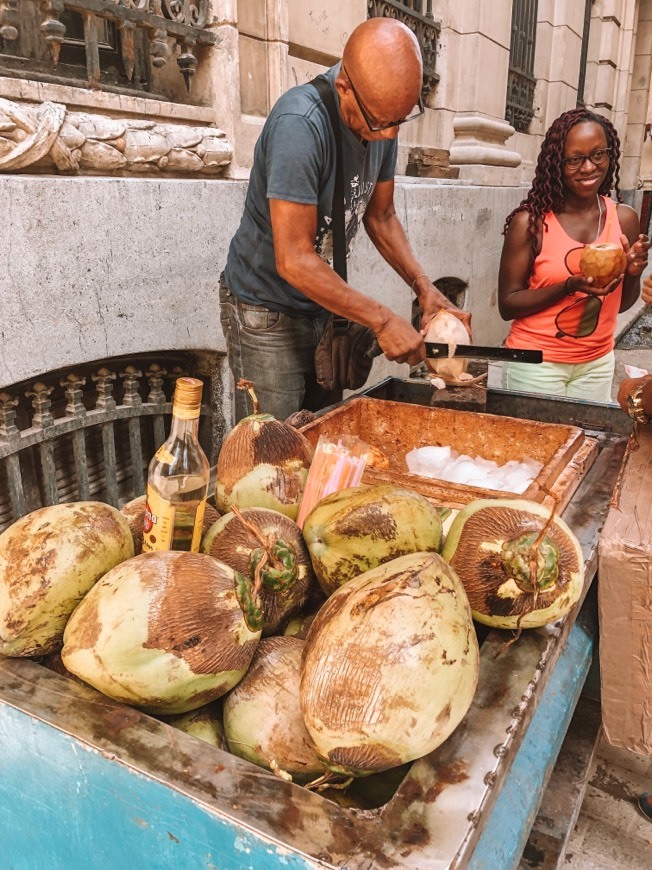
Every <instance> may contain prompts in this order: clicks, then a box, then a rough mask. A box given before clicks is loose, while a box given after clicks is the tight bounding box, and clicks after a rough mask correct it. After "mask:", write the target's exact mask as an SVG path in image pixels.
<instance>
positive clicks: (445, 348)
mask: <svg viewBox="0 0 652 870" xmlns="http://www.w3.org/2000/svg"><path fill="white" fill-rule="evenodd" d="M425 345H426V356H427V357H430V358H432V359H447V358H448V357H449V356H456V357H461V358H463V359H497V360H502V361H503V362H522V363H540V362H543V353H542V352H541V351H540V350H523V349H522V348H517V347H484V346H482V345H479V344H458V345H456V346H455V349H454V350H453V353H452V354H451V353H450V350H451V348H450V345H448V344H445V343H441V344H440V343H439V342H436V341H426V342H425Z"/></svg>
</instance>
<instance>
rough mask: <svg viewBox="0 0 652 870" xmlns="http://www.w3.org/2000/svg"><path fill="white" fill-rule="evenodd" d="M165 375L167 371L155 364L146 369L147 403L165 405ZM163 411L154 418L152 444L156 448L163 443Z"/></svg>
mask: <svg viewBox="0 0 652 870" xmlns="http://www.w3.org/2000/svg"><path fill="white" fill-rule="evenodd" d="M166 375H167V371H166V370H165V369H164V368H161V366H160V365H157V363H152V364H151V365H150V367H149V368H148V369H147V380H148V381H149V395H148V396H147V401H148V402H151V403H152V404H154V405H161V406H162V405H165V402H166V398H165V392H164V391H163V382H164V380H165V377H166ZM163 413H164V409H163V408H161V413H160V414H156V415H155V417H154V444H155V446H156V447H158V446H159V445H161V444H162V443H163V442H164V441H165V426H164V424H163Z"/></svg>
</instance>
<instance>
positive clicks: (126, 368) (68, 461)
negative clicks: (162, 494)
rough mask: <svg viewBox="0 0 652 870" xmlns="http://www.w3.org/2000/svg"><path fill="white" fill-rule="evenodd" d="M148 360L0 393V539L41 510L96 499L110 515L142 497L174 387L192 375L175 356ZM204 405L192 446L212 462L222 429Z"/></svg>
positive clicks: (80, 371) (210, 403)
mask: <svg viewBox="0 0 652 870" xmlns="http://www.w3.org/2000/svg"><path fill="white" fill-rule="evenodd" d="M151 359H152V357H151V355H149V357H148V358H147V359H146V360H144V362H145V363H146V365H147V368H145V366H144V365H143V366H139V361H138V360H137V359H134V360H133V361H131V362H128V363H127V364H126V365H125V364H123V365H121V366H115V365H112V364H111V362H108V363H104V364H102V363H98V364H96V365H95V366H92V367H86V369H87V372H85V371H84V369H83V368H82V367H78V368H77V370H75V371H73V370H69V371H64V372H61V373H59V374H57V375H52V376H50V377H43V378H41V379H39V380H37V381H35V382H33V383H29V384H22V385H17V386H16V387H10V388H8V389H5V390H0V531H2V530H3V529H4V528H6V527H7V526H9V525H11V523H12V522H14V521H15V520H17V519H19V518H20V517H21V516H24V515H25V514H26V513H29V512H30V511H32V510H35V509H37V508H39V507H42V506H44V505H51V504H59V503H61V502H67V501H76V500H88V499H97V500H99V501H104V502H107V503H108V504H111V505H113V506H114V507H118V506H119V505H120V504H122V503H124V502H125V501H127V500H129V499H131V498H134V497H135V496H137V495H141V494H142V493H144V492H145V485H146V474H147V466H148V464H149V461H150V459H151V457H152V456H153V454H154V451H155V450H156V448H157V447H158V446H159V445H160V444H162V443H163V442H164V441H165V437H166V421H167V418H168V417H169V415H170V413H171V410H172V401H171V400H172V393H173V391H174V381H176V378H177V377H180V376H182V375H185V374H193V375H195V376H198V377H202V375H201V374H198V373H197V372H196V371H195V367H194V366H193V365H192V364H189V365H184V364H183V363H182V364H181V365H179V364H178V363H179V355H178V354H177V355H175V357H173V358H170V359H168V361H167V362H166V360H165V357H163V356H162V357H159V359H160V362H152V361H151ZM114 362H115V361H114ZM170 363H171V364H170ZM175 363H176V364H175ZM168 364H170V365H169V367H168V368H166V367H165V366H166V365H168ZM208 379H209V378H208V377H207V378H205V380H208ZM114 389H115V393H116V394H117V395H114ZM166 393H167V395H166ZM211 398H212V395H211V391H210V390H206V391H205V395H204V403H203V405H202V420H201V423H200V440H201V441H202V443H203V446H204V449H205V450H206V453H207V454H208V456H209V461H210V462H211V464H214V462H215V456H216V451H217V446H218V443H219V441H221V437H220V436H221V432H220V428H221V429H222V431H223V421H215V420H213V419H212V414H211V408H212V407H213V406H214V403H213V401H211ZM216 423H217V425H215V424H216ZM216 431H217V437H216Z"/></svg>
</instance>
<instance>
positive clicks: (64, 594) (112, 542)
mask: <svg viewBox="0 0 652 870" xmlns="http://www.w3.org/2000/svg"><path fill="white" fill-rule="evenodd" d="M133 554H134V548H133V543H132V539H131V532H130V530H129V524H128V522H127V520H126V519H125V517H123V516H122V514H120V512H119V511H117V510H116V509H115V508H113V507H111V506H110V505H107V504H103V503H102V502H94V501H83V502H71V503H69V504H60V505H51V506H49V507H44V508H40V509H39V510H36V511H33V512H32V513H30V514H27V515H26V516H24V517H22V518H21V519H19V520H17V521H16V522H15V523H13V525H11V526H9V528H8V529H5V531H4V532H3V533H2V534H1V535H0V653H3V654H4V655H6V656H41V655H47V654H48V653H51V652H55V651H56V650H58V649H60V648H61V640H62V637H63V630H64V628H65V625H66V622H67V621H68V617H69V616H70V614H71V613H72V612H73V610H74V609H75V607H76V606H77V605H78V604H79V602H80V601H81V600H82V598H83V597H84V596H85V595H86V593H87V592H88V591H89V590H90V589H92V587H93V586H94V585H95V583H96V582H97V581H98V580H99V579H100V577H102V576H103V575H104V574H106V573H107V571H110V570H111V569H112V568H113V567H114V566H115V565H118V564H119V563H120V562H124V561H125V559H128V558H129V557H130V556H133Z"/></svg>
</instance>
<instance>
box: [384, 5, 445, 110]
mask: <svg viewBox="0 0 652 870" xmlns="http://www.w3.org/2000/svg"><path fill="white" fill-rule="evenodd" d="M367 17H368V18H396V19H398V21H402V22H403V24H405V25H407V27H409V28H410V30H412V31H413V32H414V35H415V36H416V38H417V40H418V42H419V45H420V47H421V56H422V58H423V88H422V90H421V96H422V98H423V99H424V100H426V99H427V98H428V97H429V96H430V94H431V93H432V91H433V89H434V87H435V85H436V84H437V82H438V81H439V74H438V73H437V70H436V66H437V42H438V40H439V33H440V30H441V25H440V24H439V22H437V21H435V20H434V15H433V12H432V0H367Z"/></svg>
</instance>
